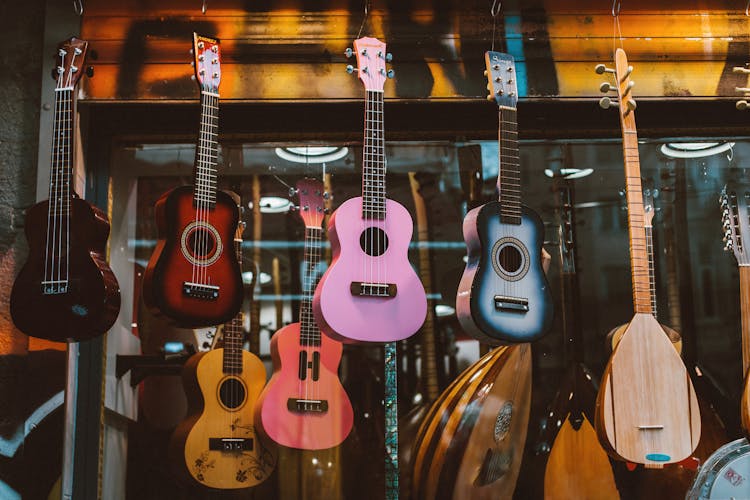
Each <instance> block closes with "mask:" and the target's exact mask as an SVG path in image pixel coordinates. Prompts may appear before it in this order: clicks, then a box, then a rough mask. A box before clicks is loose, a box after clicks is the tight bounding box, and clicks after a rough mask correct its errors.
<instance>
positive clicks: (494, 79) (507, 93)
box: [484, 50, 518, 108]
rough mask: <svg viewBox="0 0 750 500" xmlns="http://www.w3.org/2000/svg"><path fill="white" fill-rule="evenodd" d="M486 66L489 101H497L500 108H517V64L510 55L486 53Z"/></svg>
mask: <svg viewBox="0 0 750 500" xmlns="http://www.w3.org/2000/svg"><path fill="white" fill-rule="evenodd" d="M484 64H485V66H486V67H487V69H486V70H485V71H484V76H486V77H487V90H488V91H489V95H488V96H487V100H488V101H495V102H496V103H497V105H498V106H504V107H507V108H515V107H516V105H517V104H518V87H517V84H516V62H515V60H514V59H513V56H512V55H510V54H504V53H502V52H493V51H491V50H488V51H487V52H485V53H484Z"/></svg>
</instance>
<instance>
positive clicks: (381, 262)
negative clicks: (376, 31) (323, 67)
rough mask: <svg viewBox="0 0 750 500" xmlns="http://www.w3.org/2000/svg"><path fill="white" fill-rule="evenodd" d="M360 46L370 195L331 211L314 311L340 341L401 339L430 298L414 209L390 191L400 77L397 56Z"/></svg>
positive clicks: (366, 42)
mask: <svg viewBox="0 0 750 500" xmlns="http://www.w3.org/2000/svg"><path fill="white" fill-rule="evenodd" d="M354 52H356V56H357V63H358V66H359V68H358V69H356V70H355V69H354V68H353V67H352V66H348V67H347V71H348V72H350V73H352V72H354V71H357V73H358V74H359V79H360V80H361V81H362V82H363V83H364V85H365V89H366V91H367V92H366V93H367V95H366V98H365V136H364V145H363V159H362V196H361V197H357V198H351V199H349V200H347V201H345V202H344V203H343V204H342V205H341V206H340V207H339V208H338V209H337V210H336V211H335V212H334V213H333V215H332V216H331V220H330V222H329V227H328V237H329V240H330V241H331V249H332V251H333V259H332V262H331V266H330V267H329V268H328V270H327V271H326V273H325V274H324V275H323V278H322V279H321V281H320V284H319V285H318V287H317V289H316V290H315V297H314V299H313V311H314V313H315V319H316V320H317V322H318V325H319V326H320V327H321V329H322V330H323V332H324V333H325V334H327V335H329V336H331V337H333V338H334V339H336V340H340V341H342V342H357V341H362V342H393V341H396V340H402V339H405V338H407V337H409V336H411V335H413V334H414V333H415V332H416V331H417V330H418V329H419V328H420V327H421V326H422V323H423V322H424V319H425V316H426V314H427V299H426V297H425V292H424V288H423V287H422V283H421V282H420V281H419V278H418V277H417V275H416V273H415V272H414V269H412V267H411V264H409V259H408V256H407V251H408V248H409V242H410V241H411V235H412V230H413V223H412V220H411V216H410V215H409V212H407V210H406V208H404V207H403V206H402V205H400V204H399V203H397V202H395V201H393V200H389V199H388V198H386V197H385V170H386V161H385V138H384V130H383V84H384V82H385V79H386V77H387V76H392V73H391V72H390V71H388V72H386V70H385V63H386V61H390V59H391V56H390V54H386V52H385V44H384V43H383V42H381V41H379V40H377V39H375V38H360V39H358V40H355V41H354ZM347 55H351V50H348V49H347Z"/></svg>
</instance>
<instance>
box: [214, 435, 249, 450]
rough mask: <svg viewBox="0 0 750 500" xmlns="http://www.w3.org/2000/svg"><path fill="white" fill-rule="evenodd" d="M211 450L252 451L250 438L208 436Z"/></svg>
mask: <svg viewBox="0 0 750 500" xmlns="http://www.w3.org/2000/svg"><path fill="white" fill-rule="evenodd" d="M208 449H209V450H211V451H253V439H252V438H208Z"/></svg>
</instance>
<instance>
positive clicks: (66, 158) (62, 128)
mask: <svg viewBox="0 0 750 500" xmlns="http://www.w3.org/2000/svg"><path fill="white" fill-rule="evenodd" d="M74 110H75V99H74V90H73V89H72V88H60V89H56V90H55V115H54V129H53V135H52V137H53V141H52V162H51V163H52V164H51V168H50V179H49V200H50V210H52V209H53V206H54V207H56V211H57V214H58V215H61V214H64V215H68V213H69V211H70V198H71V197H72V194H73V187H72V184H73V147H72V146H73V117H74ZM52 200H55V203H54V204H53V203H52Z"/></svg>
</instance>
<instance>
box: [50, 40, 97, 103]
mask: <svg viewBox="0 0 750 500" xmlns="http://www.w3.org/2000/svg"><path fill="white" fill-rule="evenodd" d="M88 47H89V42H87V41H85V40H81V39H79V38H76V37H73V38H70V39H68V40H65V41H63V42H61V43H60V45H59V46H58V47H57V73H56V74H57V78H56V79H57V85H56V86H55V88H56V89H69V90H73V89H74V88H75V86H76V85H77V84H78V80H80V79H81V76H82V75H83V64H84V62H85V60H86V52H87V51H88Z"/></svg>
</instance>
